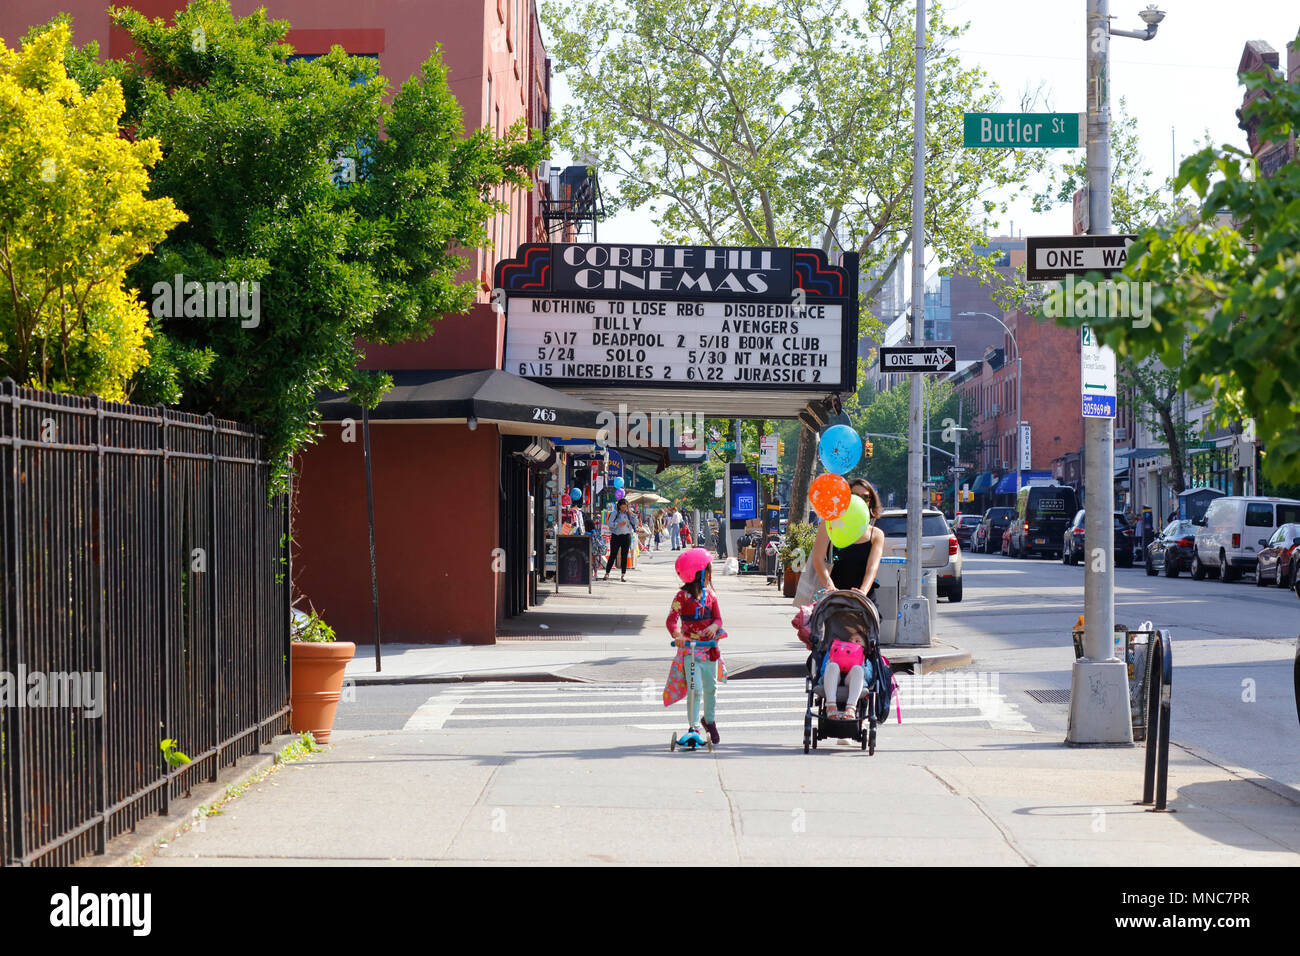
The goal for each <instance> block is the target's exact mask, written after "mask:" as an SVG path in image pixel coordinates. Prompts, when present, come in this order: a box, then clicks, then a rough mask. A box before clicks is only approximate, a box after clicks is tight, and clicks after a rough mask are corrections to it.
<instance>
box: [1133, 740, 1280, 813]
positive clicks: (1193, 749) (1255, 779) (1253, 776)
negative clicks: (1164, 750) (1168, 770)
mask: <svg viewBox="0 0 1300 956" xmlns="http://www.w3.org/2000/svg"><path fill="white" fill-rule="evenodd" d="M1169 743H1170V745H1171V746H1174V747H1177V748H1178V749H1179V750H1183V751H1185V752H1186V753H1188V754H1190V755H1191V756H1193V757H1196V758H1197V759H1198V760H1204V761H1205V762H1206V763H1208V764H1210V765H1212V766H1215V767H1218V768H1219V769H1220V770H1226V771H1227V772H1228V773H1230V774H1232V775H1233V776H1234V777H1240V778H1241V779H1242V780H1245V781H1246V782H1247V783H1253V784H1254V785H1255V786H1257V787H1259V788H1260V789H1261V790H1267V791H1268V792H1269V793H1271V794H1273V795H1274V796H1276V797H1281V798H1282V799H1283V800H1286V801H1287V802H1289V803H1292V804H1294V805H1296V806H1300V790H1297V789H1296V788H1295V787H1292V786H1290V785H1289V784H1285V783H1282V782H1281V781H1278V780H1274V779H1273V778H1272V777H1266V776H1265V775H1264V774H1262V773H1259V772H1258V771H1256V770H1249V769H1247V768H1245V767H1236V766H1233V765H1232V764H1230V763H1227V762H1225V761H1224V759H1223V758H1222V757H1220V756H1219V755H1218V754H1215V753H1212V752H1211V751H1209V750H1206V749H1204V748H1203V747H1198V746H1196V745H1195V744H1185V743H1180V742H1178V741H1176V740H1171V741H1169ZM1137 746H1140V747H1145V744H1139V745H1137Z"/></svg>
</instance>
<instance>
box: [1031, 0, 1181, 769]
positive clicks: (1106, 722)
mask: <svg viewBox="0 0 1300 956" xmlns="http://www.w3.org/2000/svg"><path fill="white" fill-rule="evenodd" d="M1087 3H1088V18H1087V25H1086V26H1087V35H1086V37H1085V43H1086V45H1087V62H1088V85H1087V91H1088V148H1087V174H1088V216H1089V220H1090V223H1089V229H1088V231H1089V234H1090V235H1097V236H1106V235H1110V234H1111V196H1110V38H1111V36H1112V35H1115V36H1130V37H1136V38H1138V39H1143V40H1149V39H1151V38H1152V37H1153V36H1155V32H1156V24H1158V23H1159V22H1160V21H1161V20H1162V19H1164V14H1163V13H1162V12H1160V11H1159V10H1157V9H1156V8H1155V6H1154V5H1151V6H1149V7H1147V8H1146V10H1144V11H1142V13H1141V14H1140V15H1141V17H1142V19H1143V20H1144V21H1146V24H1147V29H1146V31H1145V32H1143V33H1135V32H1131V31H1124V30H1113V29H1112V28H1111V26H1110V0H1087ZM1017 417H1019V415H1018V414H1017ZM1084 444H1085V448H1086V456H1085V473H1084V483H1085V487H1084V508H1085V509H1086V511H1087V513H1086V515H1085V519H1084V539H1085V541H1086V548H1087V553H1086V554H1085V555H1084V559H1085V562H1086V563H1085V566H1084V578H1083V616H1084V636H1083V658H1082V659H1080V660H1077V661H1075V662H1074V668H1073V670H1072V672H1071V675H1070V721H1069V729H1068V730H1067V732H1066V737H1065V740H1066V743H1068V744H1074V745H1083V744H1103V745H1104V744H1111V745H1131V744H1132V743H1133V726H1132V722H1131V718H1130V713H1129V694H1128V667H1127V665H1126V663H1125V662H1124V661H1122V660H1120V659H1118V658H1117V657H1116V656H1115V645H1114V638H1115V567H1114V564H1115V527H1114V520H1113V519H1112V517H1111V514H1112V512H1113V511H1114V510H1115V484H1114V458H1115V444H1114V420H1113V419H1111V418H1091V417H1089V418H1084Z"/></svg>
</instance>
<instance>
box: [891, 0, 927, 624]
mask: <svg viewBox="0 0 1300 956" xmlns="http://www.w3.org/2000/svg"><path fill="white" fill-rule="evenodd" d="M915 110H916V111H915V113H914V114H913V118H912V123H913V131H912V344H913V345H922V344H924V341H925V215H924V211H925V0H917V3H916V107H915ZM909 374H910V376H911V382H910V387H909V391H908V403H907V441H908V447H907V596H906V597H905V598H903V599H902V600H900V601H899V621H898V638H897V640H898V643H900V644H910V645H914V646H928V645H929V643H930V624H931V622H930V602H929V601H928V600H926V598H925V595H924V594H923V593H922V590H921V581H922V574H923V572H922V568H921V560H922V558H921V465H922V464H923V461H922V456H923V454H924V449H923V448H922V447H921V444H922V439H921V375H920V373H919V372H911V373H909Z"/></svg>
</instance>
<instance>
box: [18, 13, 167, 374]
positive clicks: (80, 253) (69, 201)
mask: <svg viewBox="0 0 1300 956" xmlns="http://www.w3.org/2000/svg"><path fill="white" fill-rule="evenodd" d="M68 40H69V30H68V26H67V24H66V23H58V24H56V25H55V27H54V28H53V29H50V30H47V31H45V32H44V33H40V34H37V35H33V36H29V37H28V39H27V41H26V42H25V43H24V44H23V46H22V48H21V49H20V50H10V49H8V48H6V46H5V45H4V43H3V41H0V286H2V287H3V291H0V374H3V375H7V376H12V377H13V378H14V379H15V380H16V381H17V382H18V383H19V384H22V385H31V386H34V387H38V388H46V389H52V390H54V391H60V392H75V393H83V394H88V393H96V394H99V395H101V396H103V397H104V398H107V399H111V400H121V399H123V398H125V397H126V391H127V383H128V381H129V380H130V379H131V377H132V376H134V375H135V374H137V373H138V372H139V371H140V370H141V369H142V368H143V367H145V366H146V365H147V363H148V361H149V351H148V348H147V339H148V336H149V316H148V312H147V310H146V308H145V306H144V304H143V303H142V302H141V301H140V300H139V298H138V295H137V293H136V291H135V290H134V289H131V288H129V287H128V284H127V282H126V270H127V268H128V267H129V266H131V265H132V264H134V263H135V262H137V261H138V260H139V259H140V258H141V257H142V256H144V255H146V254H148V253H149V251H150V250H151V249H152V248H153V247H154V246H155V245H156V244H157V243H158V242H159V241H160V240H162V239H163V237H164V236H166V235H167V232H168V230H169V229H171V228H172V227H173V226H175V225H176V224H177V223H178V222H181V221H182V220H184V218H185V216H184V214H183V213H181V212H180V211H179V210H178V209H177V208H176V204H175V203H174V202H173V201H172V200H171V199H170V198H167V197H161V198H157V199H148V198H146V193H147V192H148V190H149V169H150V167H152V166H153V165H154V164H155V163H157V162H158V159H159V157H160V155H161V153H160V150H159V145H158V140H157V139H155V138H151V137H147V136H143V137H137V138H136V139H134V140H129V139H126V138H124V137H122V136H121V135H119V132H118V123H119V120H120V118H121V116H122V113H123V110H124V108H125V103H124V99H123V94H122V86H121V84H120V83H118V82H117V81H116V80H109V81H107V82H104V83H102V84H100V85H99V86H98V88H97V89H95V90H94V91H93V92H91V93H89V94H86V95H83V94H82V91H81V88H80V87H79V86H78V84H77V83H76V81H75V80H73V79H72V78H70V77H69V75H68V72H67V69H66V68H65V65H64V60H65V58H66V57H67V55H68Z"/></svg>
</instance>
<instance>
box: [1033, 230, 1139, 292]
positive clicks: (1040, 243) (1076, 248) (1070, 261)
mask: <svg viewBox="0 0 1300 956" xmlns="http://www.w3.org/2000/svg"><path fill="white" fill-rule="evenodd" d="M1136 238H1137V237H1136V236H1129V235H1124V236H1033V237H1030V238H1028V239H1026V240H1025V278H1026V279H1028V280H1029V281H1030V282H1054V281H1056V280H1058V279H1064V278H1066V277H1067V276H1083V275H1086V274H1087V273H1089V272H1100V273H1102V274H1104V275H1108V276H1109V275H1114V274H1115V273H1116V272H1119V270H1120V269H1123V268H1124V263H1126V262H1128V247H1129V246H1130V245H1132V244H1133V240H1134V239H1136Z"/></svg>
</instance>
